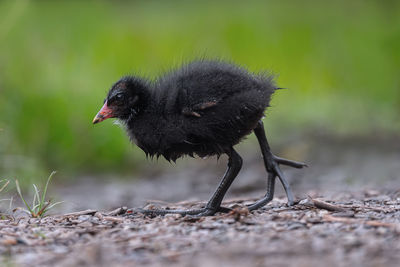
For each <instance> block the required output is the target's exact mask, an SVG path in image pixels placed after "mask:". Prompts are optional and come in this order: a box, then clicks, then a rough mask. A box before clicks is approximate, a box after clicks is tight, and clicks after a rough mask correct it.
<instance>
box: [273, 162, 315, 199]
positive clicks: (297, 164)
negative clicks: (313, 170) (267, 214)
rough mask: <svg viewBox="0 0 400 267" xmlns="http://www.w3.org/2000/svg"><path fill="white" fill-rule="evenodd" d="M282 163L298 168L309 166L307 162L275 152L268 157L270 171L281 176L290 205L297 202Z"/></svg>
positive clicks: (276, 175)
mask: <svg viewBox="0 0 400 267" xmlns="http://www.w3.org/2000/svg"><path fill="white" fill-rule="evenodd" d="M280 164H281V165H286V166H289V167H293V168H297V169H301V168H303V167H307V164H305V163H302V162H297V161H293V160H288V159H284V158H280V157H277V156H275V155H273V154H271V156H270V157H269V158H268V159H267V169H268V172H272V173H273V174H274V176H275V177H278V178H279V180H280V181H281V183H282V185H283V188H284V189H285V192H286V196H287V199H288V202H287V204H288V206H293V205H294V203H295V199H294V195H293V192H292V189H291V188H290V185H289V183H288V181H287V180H286V177H285V176H284V174H283V172H282V171H281V168H280V167H279V165H280Z"/></svg>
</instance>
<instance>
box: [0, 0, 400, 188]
mask: <svg viewBox="0 0 400 267" xmlns="http://www.w3.org/2000/svg"><path fill="white" fill-rule="evenodd" d="M196 57H209V58H214V57H218V58H222V59H226V60H229V61H233V62H236V63H238V64H241V65H244V66H247V67H248V68H249V69H250V70H253V71H258V70H271V71H272V72H273V73H275V74H277V81H278V84H279V86H281V87H287V88H290V90H282V91H279V93H277V94H276V95H275V97H274V99H273V103H272V107H271V108H270V109H269V111H268V112H267V119H266V120H265V121H266V127H268V130H269V132H270V135H272V136H273V137H271V139H272V140H275V142H276V140H278V139H284V138H286V137H287V136H289V135H293V134H301V133H304V132H310V131H314V130H321V129H322V130H323V131H326V132H329V133H330V134H332V135H371V134H374V133H377V132H385V133H386V132H391V133H396V132H398V131H399V129H400V120H399V117H400V116H399V114H400V1H295V0H293V1H229V2H228V1H132V2H125V1H27V0H25V1H23V0H19V1H2V2H0V176H1V177H2V178H16V177H20V178H19V179H24V180H27V179H28V180H29V179H33V180H34V179H36V178H38V177H41V178H43V177H47V175H48V174H49V173H50V172H51V171H52V170H58V171H61V173H63V174H64V175H65V176H66V177H76V176H78V175H79V174H83V173H104V172H112V173H122V172H132V170H135V168H137V167H138V165H139V164H140V163H141V162H142V161H143V160H144V155H143V154H142V153H141V151H140V150H139V149H138V148H137V147H133V146H132V145H130V144H129V141H128V138H126V136H125V133H124V132H123V131H122V130H121V129H120V128H119V127H115V126H113V125H112V121H111V120H110V121H106V122H104V123H102V124H100V125H96V126H93V125H92V124H91V121H92V119H93V116H94V115H95V114H96V112H97V111H98V109H99V108H100V106H101V105H102V101H103V99H104V97H105V94H106V92H107V90H108V88H109V86H110V85H111V84H112V83H113V82H115V81H116V80H117V79H118V78H119V77H120V76H122V75H125V74H129V73H139V74H143V75H147V76H150V77H155V76H156V75H158V74H160V73H162V72H163V71H165V70H167V69H169V68H171V67H173V66H177V65H179V64H180V63H181V62H182V61H188V60H190V59H193V58H196Z"/></svg>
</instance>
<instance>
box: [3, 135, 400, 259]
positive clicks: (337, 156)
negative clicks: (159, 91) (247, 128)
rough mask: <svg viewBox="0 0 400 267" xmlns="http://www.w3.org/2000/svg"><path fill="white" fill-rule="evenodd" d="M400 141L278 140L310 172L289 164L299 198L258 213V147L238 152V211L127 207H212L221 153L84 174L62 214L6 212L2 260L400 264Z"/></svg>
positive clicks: (63, 190)
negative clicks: (200, 214) (130, 174)
mask: <svg viewBox="0 0 400 267" xmlns="http://www.w3.org/2000/svg"><path fill="white" fill-rule="evenodd" d="M398 141H399V139H395V140H392V139H389V140H379V139H376V138H373V139H365V140H362V139H359V138H357V139H356V140H354V139H347V140H340V141H336V140H329V142H328V141H327V139H326V138H324V139H318V138H311V139H308V140H306V141H304V140H301V141H299V140H293V141H292V142H288V143H287V145H284V146H278V148H277V149H276V150H275V151H276V152H277V154H278V155H281V156H285V157H288V158H293V159H297V160H303V161H306V162H307V163H309V164H310V167H309V168H307V169H305V170H293V169H288V168H285V169H284V172H285V174H286V176H287V178H288V180H289V181H290V183H291V185H292V189H293V191H294V193H295V195H296V196H297V199H298V200H299V201H298V203H297V205H295V206H294V207H287V205H286V198H285V194H284V192H283V190H282V188H281V186H280V184H279V183H277V186H276V188H277V192H276V195H275V196H276V197H275V198H274V200H273V201H272V202H271V203H269V204H268V205H267V206H265V207H264V208H263V209H260V210H258V211H254V212H250V213H249V212H248V211H247V210H246V206H245V205H246V204H248V203H251V202H252V201H254V200H255V199H257V198H259V197H261V196H262V195H263V194H264V193H265V192H264V190H265V184H266V174H265V170H264V166H263V164H262V160H261V158H260V155H258V153H255V150H256V149H257V147H256V146H248V147H243V148H239V152H240V153H241V154H242V155H243V158H244V164H243V169H242V171H241V173H240V175H239V177H238V178H237V179H236V180H235V182H234V184H233V185H232V188H231V190H230V191H229V193H228V195H227V197H226V201H225V202H224V205H225V206H228V207H230V208H232V209H233V211H232V212H231V213H228V214H217V215H216V216H213V217H205V218H201V219H194V218H187V217H181V216H180V215H167V216H165V217H154V218H151V217H145V216H143V215H141V214H137V213H135V212H134V211H133V210H131V209H129V208H132V207H142V206H146V205H147V207H148V208H158V207H162V208H166V207H168V208H181V209H189V208H193V207H200V206H201V205H204V204H205V201H206V200H207V199H208V198H209V196H210V195H211V194H212V192H213V190H214V189H215V187H216V185H217V184H218V180H219V178H218V177H219V176H221V175H222V174H223V172H224V169H225V165H226V159H225V158H221V160H219V161H218V163H217V162H216V160H215V158H211V159H208V160H184V161H181V163H178V164H177V165H175V166H169V165H165V164H163V163H162V162H161V163H160V162H149V163H148V166H147V167H146V168H144V169H145V171H144V172H143V173H141V174H140V175H135V176H136V177H135V178H136V179H134V180H115V179H112V178H113V177H112V176H109V177H107V176H106V177H103V179H94V178H93V177H82V178H80V179H79V180H78V181H76V182H75V183H73V184H63V185H61V184H58V185H56V186H54V187H53V188H51V191H50V192H51V193H50V194H51V196H52V197H54V196H55V197H56V199H55V200H63V201H65V202H64V203H63V204H62V205H61V206H59V207H58V208H57V209H54V210H52V212H53V214H55V215H51V216H48V217H45V218H42V219H35V218H29V217H27V216H26V215H25V214H22V213H20V212H19V213H18V212H16V213H14V214H12V215H13V216H12V217H9V218H7V217H3V220H0V254H1V257H2V263H3V265H9V266H138V265H140V266H142V265H151V266H166V265H175V266H321V265H322V264H323V265H324V266H335V267H337V266H398V263H399V262H400V182H399V181H400V164H399V163H400V147H399V145H398V144H400V142H398ZM257 152H258V150H257ZM150 199H157V200H159V201H151V200H150ZM161 200H162V201H161ZM182 200H184V201H183V202H179V201H182ZM146 203H147V204H146ZM148 203H150V204H148ZM171 203H172V204H171ZM15 205H18V204H15ZM121 206H127V207H129V208H118V207H121ZM116 208H117V209H116ZM114 209H115V210H114ZM3 210H4V209H3ZM79 210H84V211H83V212H77V211H79ZM110 210H113V211H112V212H106V211H110ZM57 214H61V215H57Z"/></svg>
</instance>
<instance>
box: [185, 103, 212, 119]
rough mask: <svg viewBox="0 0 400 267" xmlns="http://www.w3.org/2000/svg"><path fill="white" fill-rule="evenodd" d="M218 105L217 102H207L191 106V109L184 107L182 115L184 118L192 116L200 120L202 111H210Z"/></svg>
mask: <svg viewBox="0 0 400 267" xmlns="http://www.w3.org/2000/svg"><path fill="white" fill-rule="evenodd" d="M217 104H218V101H217V100H212V101H207V102H203V103H198V104H195V105H193V106H192V107H184V108H183V109H182V114H183V115H185V116H189V117H190V116H193V117H197V118H200V117H201V113H202V111H204V110H206V109H210V108H212V107H214V106H216V105H217Z"/></svg>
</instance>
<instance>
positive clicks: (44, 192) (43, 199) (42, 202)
mask: <svg viewBox="0 0 400 267" xmlns="http://www.w3.org/2000/svg"><path fill="white" fill-rule="evenodd" d="M56 173H57V172H56V171H53V172H52V173H51V174H50V176H49V178H47V182H46V186H45V187H44V189H43V195H42V200H41V201H40V206H39V210H41V208H42V207H43V204H44V201H45V198H46V193H47V187H48V186H49V183H50V181H51V178H53V176H54V175H55V174H56Z"/></svg>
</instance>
